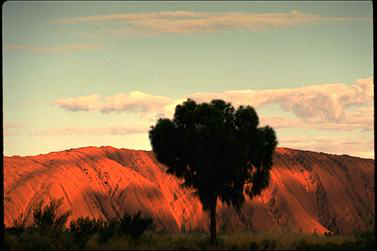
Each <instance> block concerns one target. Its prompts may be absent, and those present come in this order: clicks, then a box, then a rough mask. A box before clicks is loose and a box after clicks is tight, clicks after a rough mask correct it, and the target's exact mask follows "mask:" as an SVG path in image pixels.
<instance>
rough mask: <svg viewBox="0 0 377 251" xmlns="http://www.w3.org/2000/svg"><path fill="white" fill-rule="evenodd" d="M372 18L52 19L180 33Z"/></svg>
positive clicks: (166, 14)
mask: <svg viewBox="0 0 377 251" xmlns="http://www.w3.org/2000/svg"><path fill="white" fill-rule="evenodd" d="M355 20H372V18H371V17H323V16H318V15H312V14H307V13H302V12H299V11H295V10H293V11H290V12H285V13H250V12H191V11H161V12H157V13H156V12H150V13H118V14H111V15H102V16H101V15H97V16H82V17H73V18H62V19H53V20H50V22H51V23H55V24H68V23H71V24H72V23H82V22H86V23H93V22H95V23H98V22H123V23H125V24H128V25H129V26H127V27H126V28H124V29H118V30H113V31H112V32H114V33H119V32H120V33H121V32H122V30H123V31H126V32H138V33H152V34H155V33H177V34H190V33H198V32H217V31H225V30H246V31H263V30H266V29H269V28H279V27H289V26H295V25H299V24H305V23H316V22H341V21H355Z"/></svg>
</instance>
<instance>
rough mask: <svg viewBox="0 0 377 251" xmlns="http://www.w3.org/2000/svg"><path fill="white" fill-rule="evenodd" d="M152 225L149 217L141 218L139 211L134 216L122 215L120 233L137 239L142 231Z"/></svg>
mask: <svg viewBox="0 0 377 251" xmlns="http://www.w3.org/2000/svg"><path fill="white" fill-rule="evenodd" d="M152 223H153V219H152V218H150V217H146V218H144V217H142V216H141V212H140V210H139V211H138V212H137V214H135V215H133V216H132V215H129V214H124V215H123V217H122V218H121V219H120V226H119V227H120V233H121V234H126V235H129V236H131V237H132V238H134V239H137V238H139V237H140V236H141V235H142V234H143V233H144V231H145V230H146V229H147V228H148V227H149V226H150V225H152Z"/></svg>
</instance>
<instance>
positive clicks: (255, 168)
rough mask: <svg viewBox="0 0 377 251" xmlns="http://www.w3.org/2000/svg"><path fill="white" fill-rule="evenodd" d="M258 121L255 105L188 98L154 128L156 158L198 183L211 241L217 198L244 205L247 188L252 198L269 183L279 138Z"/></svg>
mask: <svg viewBox="0 0 377 251" xmlns="http://www.w3.org/2000/svg"><path fill="white" fill-rule="evenodd" d="M258 124H259V119H258V115H257V113H256V112H255V110H254V109H253V107H251V106H239V107H238V109H235V108H234V107H233V106H232V105H231V104H230V103H227V102H225V101H223V100H218V99H215V100H212V101H211V102H209V103H200V104H198V103H196V102H195V101H193V100H191V99H188V100H187V101H185V102H183V104H181V105H177V106H176V108H175V113H174V118H173V119H172V120H170V119H167V118H160V119H159V120H158V121H157V124H156V125H154V126H152V127H151V129H150V131H149V139H150V141H151V145H152V149H153V152H154V153H155V154H156V158H157V160H158V161H160V162H161V163H163V164H165V165H166V166H167V167H168V169H167V172H168V173H171V174H174V175H175V176H177V177H179V178H183V180H184V183H183V184H182V186H183V187H190V188H193V189H194V190H195V194H196V195H197V196H198V197H199V200H200V202H201V203H202V205H203V208H204V210H206V211H208V210H209V211H210V219H211V226H210V230H211V243H212V244H214V243H215V242H216V202H217V199H218V198H220V199H221V200H222V201H223V202H225V203H226V204H228V205H232V206H234V207H235V208H236V209H237V210H239V209H240V208H241V207H242V205H243V203H244V192H245V193H246V194H247V195H248V196H249V197H250V198H252V197H253V196H254V195H258V194H260V192H261V191H262V189H263V188H265V187H267V186H268V181H269V176H270V175H269V172H270V169H271V166H272V155H273V153H274V151H275V147H276V145H277V139H276V135H275V132H274V130H273V129H272V128H271V127H269V126H265V127H258ZM246 184H249V185H248V186H245V185H246Z"/></svg>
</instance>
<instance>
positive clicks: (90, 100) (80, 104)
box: [52, 94, 100, 112]
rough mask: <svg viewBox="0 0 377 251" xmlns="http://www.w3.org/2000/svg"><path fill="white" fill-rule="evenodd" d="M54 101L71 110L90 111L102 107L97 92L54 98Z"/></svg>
mask: <svg viewBox="0 0 377 251" xmlns="http://www.w3.org/2000/svg"><path fill="white" fill-rule="evenodd" d="M52 103H53V104H55V105H58V106H60V107H61V108H64V109H66V110H68V111H71V112H76V111H90V110H96V109H98V108H100V100H99V96H98V95H97V94H93V95H90V96H80V97H75V98H63V99H58V100H54V101H53V102H52Z"/></svg>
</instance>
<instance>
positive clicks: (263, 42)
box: [3, 1, 374, 158]
mask: <svg viewBox="0 0 377 251" xmlns="http://www.w3.org/2000/svg"><path fill="white" fill-rule="evenodd" d="M372 30H373V23H372V3H371V2H367V1H361V2H349V1H344V2H342V1H334V2H325V1H320V2H306V1H302V2H267V3H266V2H264V3H263V2H252V1H250V2H190V1H188V2H100V1H96V2H58V1H57V2H19V1H17V2H16V1H15V2H12V1H8V2H6V3H5V4H4V5H3V80H4V81H3V114H4V154H5V155H35V154H40V153H48V152H51V151H60V150H65V149H69V148H76V147H82V146H89V145H94V146H101V145H111V146H114V147H119V148H131V149H144V150H150V149H151V147H150V144H149V140H148V134H147V132H148V128H149V127H150V126H151V125H153V124H154V123H155V122H156V120H157V118H159V117H161V116H164V117H171V116H172V114H173V112H174V107H175V105H176V104H178V103H180V102H183V101H184V100H185V99H186V98H187V97H191V98H193V99H195V100H197V101H198V102H206V101H209V100H211V99H212V98H223V99H225V100H226V101H229V102H232V104H234V105H235V106H238V105H242V104H243V105H246V104H249V105H252V106H254V107H255V108H256V110H257V113H258V115H259V117H260V120H261V125H266V124H269V125H270V126H272V127H274V128H275V130H276V132H277V136H278V140H279V146H280V147H291V148H298V149H307V150H313V151H322V152H329V153H335V154H350V155H355V156H361V157H368V158H374V143H373V141H374V138H373V137H374V136H373V129H374V128H373V113H374V109H373V83H374V81H373V58H372V57H373V44H372V43H373V38H372V35H373V34H372Z"/></svg>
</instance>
